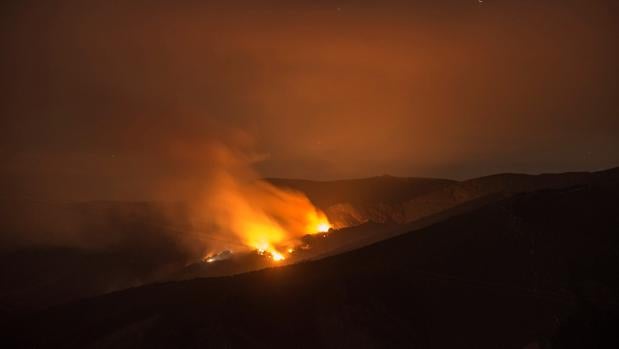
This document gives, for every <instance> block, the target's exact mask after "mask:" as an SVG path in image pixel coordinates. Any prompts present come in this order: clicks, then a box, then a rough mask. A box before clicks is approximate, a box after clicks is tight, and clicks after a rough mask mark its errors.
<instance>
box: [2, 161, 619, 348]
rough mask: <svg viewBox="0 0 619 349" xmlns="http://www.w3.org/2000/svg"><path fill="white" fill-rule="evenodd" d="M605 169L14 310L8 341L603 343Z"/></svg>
mask: <svg viewBox="0 0 619 349" xmlns="http://www.w3.org/2000/svg"><path fill="white" fill-rule="evenodd" d="M618 174H619V173H618V171H617V170H616V169H615V170H611V171H606V172H600V173H596V174H594V175H587V176H586V178H587V179H586V181H584V182H582V183H578V184H576V185H569V186H567V187H562V188H552V189H541V190H534V191H528V192H525V193H520V194H514V195H508V196H506V197H503V198H501V199H496V200H491V201H490V202H487V203H485V204H484V205H482V207H477V208H475V209H471V210H467V211H466V212H462V213H461V214H459V215H457V216H452V217H450V218H446V219H444V220H443V221H440V222H437V223H436V224H433V225H431V226H428V227H425V228H421V229H419V230H417V231H414V232H411V233H407V234H403V235H400V236H396V237H393V238H391V239H388V240H385V241H382V242H378V243H375V244H373V245H371V246H367V247H364V248H361V249H357V250H354V251H350V252H347V253H343V254H340V255H336V256H332V257H328V258H325V259H321V260H317V261H312V262H306V263H300V264H296V265H291V266H286V267H280V268H271V269H266V270H261V271H256V272H252V273H246V274H242V275H236V276H230V277H220V278H202V279H195V280H188V281H181V282H170V283H162V284H154V285H149V286H143V287H138V288H133V289H129V290H125V291H121V292H115V293H111V294H107V295H104V296H100V297H96V298H92V299H87V300H81V301H76V302H72V303H70V304H65V305H61V306H56V307H52V308H50V309H47V310H43V311H39V312H35V313H29V314H24V315H21V316H17V317H14V318H12V319H11V323H10V324H6V325H5V326H4V329H5V330H6V331H7V336H6V338H9V340H8V341H7V342H8V343H9V344H12V345H16V346H21V347H115V348H117V347H121V348H122V347H127V348H128V347H144V348H170V347H184V348H194V347H195V348H197V347H216V348H219V347H221V348H229V347H250V346H251V347H308V348H310V347H311V348H315V347H407V348H408V347H417V348H455V347H457V348H523V347H525V346H529V347H531V348H533V347H540V348H541V347H552V348H576V347H578V348H583V347H587V348H615V347H617V346H616V344H617V334H616V329H617V328H618V323H617V319H618V316H617V314H618V308H617V296H618V295H619V235H618V234H617V232H618V231H619V215H617V213H618V212H619V175H618Z"/></svg>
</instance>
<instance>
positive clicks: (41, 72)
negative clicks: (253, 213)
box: [0, 0, 619, 200]
mask: <svg viewBox="0 0 619 349" xmlns="http://www.w3.org/2000/svg"><path fill="white" fill-rule="evenodd" d="M208 3H209V4H208V5H204V4H201V2H198V1H163V0H161V1H152V2H151V1H149V2H144V1H135V2H133V1H126V2H110V1H77V0H75V1H70V0H63V1H54V2H50V1H6V2H3V4H2V5H0V6H2V21H1V23H2V27H1V35H0V42H1V43H2V46H3V55H2V58H0V72H1V73H2V76H3V79H2V82H1V83H0V86H1V89H2V99H3V102H2V106H3V113H2V121H1V125H0V126H1V129H2V130H3V135H2V140H1V143H0V155H2V158H3V166H2V172H1V173H0V176H1V178H2V179H3V180H2V183H3V185H6V186H7V189H6V190H3V192H4V193H7V194H5V195H8V196H18V197H34V198H62V199H79V200H83V199H97V198H101V199H150V198H159V196H164V198H166V199H167V198H170V197H169V195H171V194H169V193H170V192H171V191H170V190H167V191H165V192H164V193H163V194H162V191H161V190H159V188H160V186H161V185H160V183H162V182H166V183H176V184H177V185H178V186H179V187H183V186H184V185H185V184H186V183H189V182H192V181H198V180H199V178H200V176H201V175H203V174H204V173H205V172H208V171H209V170H208V167H209V159H208V158H207V157H205V156H204V155H203V153H201V151H200V150H201V149H202V145H203V144H204V143H205V142H207V141H209V140H211V139H218V140H219V141H222V142H226V143H230V144H232V145H233V146H241V147H248V148H251V149H253V151H254V152H255V153H256V159H255V161H252V163H253V165H254V166H255V167H257V169H258V170H259V172H260V173H261V174H262V175H264V176H278V177H303V178H312V179H334V178H344V177H362V176H371V175H381V174H384V173H390V174H393V175H407V176H438V177H449V178H466V177H472V176H479V175H485V174H490V173H495V172H505V171H518V172H542V171H568V170H594V169H599V168H605V167H611V166H616V165H617V159H619V137H617V135H618V134H619V116H618V114H619V113H618V112H619V98H618V97H619V96H618V90H617V89H618V87H617V78H618V77H619V73H618V66H619V63H618V62H619V50H618V45H619V40H617V33H618V32H619V30H618V29H619V28H618V24H617V23H619V21H618V20H617V19H618V18H619V16H618V9H617V3H616V1H611V0H592V1H591V0H561V1H559V0H548V1H508V0H495V1H493V0H487V1H484V2H483V4H482V5H480V3H479V2H478V1H477V0H460V1H458V0H448V1H390V0H386V1H352V0H349V1H326V0H324V1H295V0H291V1H239V0H234V1H226V2H221V3H218V2H216V1H212V2H208ZM239 139H240V140H239ZM239 144H240V145H239ZM154 188H156V189H154Z"/></svg>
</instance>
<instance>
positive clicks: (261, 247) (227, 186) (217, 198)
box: [195, 146, 331, 262]
mask: <svg viewBox="0 0 619 349" xmlns="http://www.w3.org/2000/svg"><path fill="white" fill-rule="evenodd" d="M209 153H210V154H209V155H210V159H211V160H212V161H213V162H214V164H213V165H214V166H213V168H214V170H212V171H211V172H210V174H209V176H208V178H207V188H206V192H205V195H204V196H203V197H202V198H201V199H200V201H199V203H198V204H197V205H196V212H195V216H196V217H198V222H197V223H198V224H199V226H200V227H201V230H202V231H204V234H203V236H202V238H203V241H204V242H205V251H204V252H205V253H204V255H206V256H207V257H205V260H206V261H209V260H211V261H214V260H217V259H221V258H216V256H221V253H220V251H234V252H237V251H239V252H247V251H252V250H253V251H256V252H258V253H259V254H260V255H264V256H268V257H270V258H271V259H272V260H273V261H275V262H278V261H282V260H284V259H286V257H285V251H288V250H289V249H295V248H296V247H297V246H298V245H300V243H301V242H300V239H301V238H302V237H303V236H305V235H311V234H317V233H324V232H328V231H329V229H330V228H331V224H330V223H329V220H328V219H327V217H326V215H325V214H324V213H323V212H322V211H321V210H319V209H318V208H316V207H315V206H314V205H313V204H312V203H311V202H310V200H309V199H308V198H307V197H306V196H305V194H303V193H301V192H297V191H292V190H285V189H281V188H277V187H275V186H274V185H272V184H270V183H268V182H266V181H263V180H260V179H258V178H257V176H256V174H255V173H254V171H252V170H251V166H250V165H251V163H252V157H250V156H247V154H241V153H238V152H234V151H232V150H231V149H229V148H227V147H223V146H212V147H210V148H209Z"/></svg>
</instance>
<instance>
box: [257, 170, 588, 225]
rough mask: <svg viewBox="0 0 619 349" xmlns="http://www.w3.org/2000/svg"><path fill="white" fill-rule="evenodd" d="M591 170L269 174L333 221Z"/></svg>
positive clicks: (546, 184) (442, 206) (577, 179)
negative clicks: (320, 177)
mask: <svg viewBox="0 0 619 349" xmlns="http://www.w3.org/2000/svg"><path fill="white" fill-rule="evenodd" d="M594 177H596V173H591V172H574V173H560V174H541V175H526V174H497V175H492V176H487V177H480V178H475V179H471V180H466V181H461V182H459V181H453V180H446V179H427V178H398V177H391V176H382V177H373V178H367V179H354V180H343V181H324V182H320V181H306V180H291V179H269V181H271V182H272V183H273V184H275V185H277V186H280V187H284V188H291V189H294V190H298V191H301V192H303V193H305V194H306V195H307V196H308V197H309V198H310V200H312V202H314V204H316V205H317V206H318V207H320V208H321V209H322V210H323V211H325V212H326V214H327V216H328V217H329V219H330V220H331V221H332V222H333V223H334V224H335V226H336V227H347V226H352V225H359V224H363V223H365V222H368V221H371V222H377V223H389V222H395V223H400V224H404V223H409V222H413V221H415V220H418V219H421V218H424V217H428V216H431V215H435V214H438V213H440V212H442V211H445V210H448V209H451V208H454V207H456V206H459V205H462V204H464V203H466V202H468V201H472V200H476V199H479V198H482V197H486V196H496V195H497V194H500V195H512V194H516V193H521V192H527V191H534V190H539V189H543V188H562V187H567V186H571V185H576V184H584V183H587V182H589V181H591V180H593V179H594Z"/></svg>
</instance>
